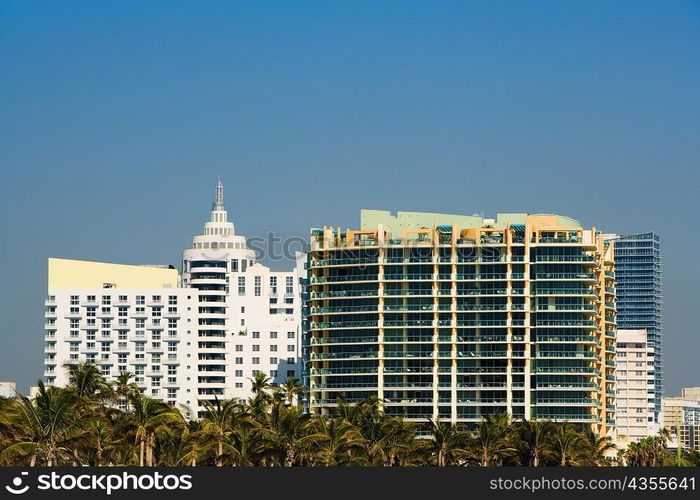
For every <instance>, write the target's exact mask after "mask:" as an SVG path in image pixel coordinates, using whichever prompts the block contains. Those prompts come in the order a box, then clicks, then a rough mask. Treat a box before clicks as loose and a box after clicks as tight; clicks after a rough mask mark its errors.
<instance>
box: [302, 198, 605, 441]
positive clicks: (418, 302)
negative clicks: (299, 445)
mask: <svg viewBox="0 0 700 500" xmlns="http://www.w3.org/2000/svg"><path fill="white" fill-rule="evenodd" d="M361 221H362V227H361V229H359V230H341V229H339V228H333V227H324V228H322V229H314V230H312V232H311V249H310V254H309V261H308V269H309V288H308V291H309V315H310V316H309V318H310V321H309V324H308V332H307V339H308V341H307V342H306V343H305V344H306V346H307V348H308V350H309V358H308V366H307V368H308V371H307V376H308V381H309V382H308V383H309V385H310V409H311V411H312V412H314V413H320V414H328V413H330V412H331V411H332V408H333V407H334V406H335V405H336V401H337V398H344V399H345V400H346V401H359V400H362V399H363V398H366V397H368V396H378V397H379V398H380V399H381V400H382V401H383V405H384V407H385V410H386V411H387V412H388V413H390V414H395V415H404V416H405V417H407V418H408V419H412V420H418V421H425V420H426V419H429V418H435V417H440V418H441V419H443V420H449V421H453V422H465V423H468V424H474V423H476V422H478V421H479V420H481V418H482V417H483V416H484V415H487V414H489V413H493V412H508V413H509V414H511V415H512V416H514V417H516V418H519V417H524V418H528V419H540V420H542V419H551V420H557V421H569V422H572V423H575V424H577V425H579V426H580V427H582V428H591V429H593V430H595V431H596V432H598V433H600V434H603V435H613V434H614V425H615V274H614V264H613V255H612V246H611V245H610V244H608V243H606V242H604V240H603V237H602V234H601V233H600V232H599V231H596V230H595V229H584V228H582V227H581V224H580V223H579V222H577V221H575V220H573V219H571V218H568V217H564V216H560V215H528V214H499V215H498V216H497V217H496V218H495V219H484V218H482V217H477V216H460V215H444V214H429V213H416V212H399V213H398V214H397V215H392V214H391V213H389V212H383V211H373V210H363V211H362V214H361Z"/></svg>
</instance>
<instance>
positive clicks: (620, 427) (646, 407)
mask: <svg viewBox="0 0 700 500" xmlns="http://www.w3.org/2000/svg"><path fill="white" fill-rule="evenodd" d="M616 356H617V359H616V360H615V364H616V366H615V369H616V373H615V377H616V383H617V389H616V390H617V397H616V405H617V412H616V420H615V423H616V426H617V446H618V447H619V448H626V447H627V446H628V445H629V444H630V443H633V442H635V441H639V440H640V439H643V438H645V437H648V436H652V435H655V434H657V433H658V431H659V425H658V424H656V423H654V418H653V417H654V411H655V408H654V392H655V385H654V348H653V347H651V346H650V345H649V343H648V342H647V332H646V330H621V329H618V330H617V346H616Z"/></svg>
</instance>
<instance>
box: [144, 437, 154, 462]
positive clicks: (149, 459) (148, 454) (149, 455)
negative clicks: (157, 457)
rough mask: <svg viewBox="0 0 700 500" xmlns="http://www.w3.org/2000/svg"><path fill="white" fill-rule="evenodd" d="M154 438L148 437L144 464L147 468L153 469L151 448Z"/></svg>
mask: <svg viewBox="0 0 700 500" xmlns="http://www.w3.org/2000/svg"><path fill="white" fill-rule="evenodd" d="M154 441H155V436H153V435H150V436H149V437H148V446H147V447H146V463H147V464H148V466H149V467H153V447H154V445H155V443H154Z"/></svg>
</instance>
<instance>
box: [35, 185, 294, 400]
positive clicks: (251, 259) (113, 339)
mask: <svg viewBox="0 0 700 500" xmlns="http://www.w3.org/2000/svg"><path fill="white" fill-rule="evenodd" d="M300 277H301V276H300V275H298V274H297V272H296V271H294V272H274V271H271V270H270V269H269V268H267V267H265V266H263V265H261V264H258V263H256V262H255V253H254V252H253V251H252V250H250V249H249V248H248V247H247V245H246V239H245V237H243V236H240V235H237V234H235V232H234V225H233V223H232V222H230V221H228V214H227V211H226V209H225V207H224V201H223V185H222V184H221V183H220V182H219V183H218V184H217V186H216V195H215V202H214V205H213V207H212V211H211V219H210V221H209V222H207V223H206V224H205V226H204V234H203V235H200V236H195V237H194V241H193V246H192V248H190V249H187V250H185V252H184V257H183V275H182V276H180V275H179V274H178V272H177V270H175V269H173V268H171V267H167V266H133V265H121V264H108V263H102V262H85V261H76V260H65V259H49V279H48V294H49V296H48V299H47V300H46V313H45V316H46V327H45V372H44V377H45V379H46V382H47V383H49V384H54V385H59V386H63V385H65V384H66V383H67V381H68V379H67V373H66V369H65V367H64V366H65V365H66V364H73V363H78V362H89V363H94V364H96V365H97V366H98V367H99V368H100V370H101V371H102V373H103V374H104V375H105V376H106V377H107V378H108V379H112V378H114V377H116V376H118V375H119V374H120V373H122V372H126V371H128V372H131V373H133V374H135V377H136V379H135V381H136V383H137V384H138V385H139V386H140V387H141V389H142V390H143V392H144V393H145V394H146V395H147V396H150V397H153V398H156V399H160V400H163V401H167V402H168V403H171V404H178V405H186V406H188V407H190V408H191V409H192V410H193V411H195V412H197V413H200V412H201V409H202V403H203V402H204V401H206V400H209V401H213V400H214V398H218V399H228V398H241V399H243V398H247V397H248V396H250V387H251V382H250V380H249V379H250V378H251V377H253V376H254V374H255V373H256V372H258V371H262V372H264V373H266V374H267V375H269V376H270V377H271V378H272V382H273V383H276V384H279V383H281V382H282V381H284V379H286V378H287V377H288V376H296V377H300V376H301V363H300V360H299V355H300V336H301V335H300V333H301V332H300V327H301V319H300V318H301V304H300V298H301V294H300V288H299V287H300Z"/></svg>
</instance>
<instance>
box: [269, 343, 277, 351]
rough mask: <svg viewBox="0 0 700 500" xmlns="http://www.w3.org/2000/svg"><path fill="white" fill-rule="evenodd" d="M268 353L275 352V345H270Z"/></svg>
mask: <svg viewBox="0 0 700 500" xmlns="http://www.w3.org/2000/svg"><path fill="white" fill-rule="evenodd" d="M270 352H277V344H271V345H270Z"/></svg>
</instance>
